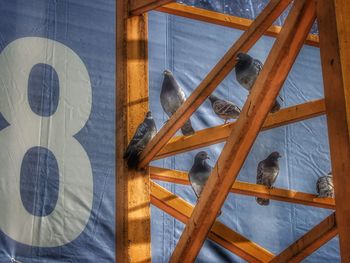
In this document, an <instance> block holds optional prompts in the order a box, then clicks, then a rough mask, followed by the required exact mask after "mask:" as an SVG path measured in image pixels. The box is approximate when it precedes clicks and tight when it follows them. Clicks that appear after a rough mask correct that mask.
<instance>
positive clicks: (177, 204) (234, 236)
mask: <svg viewBox="0 0 350 263" xmlns="http://www.w3.org/2000/svg"><path fill="white" fill-rule="evenodd" d="M151 202H152V204H153V205H155V206H156V207H158V208H160V209H161V210H163V211H164V212H166V213H168V214H169V215H171V216H173V217H175V218H176V219H178V220H180V221H181V222H183V223H184V224H186V222H187V221H188V218H189V217H190V216H191V214H192V211H193V206H192V205H191V204H189V203H188V202H186V201H185V200H183V199H181V198H180V197H178V196H176V195H174V194H172V193H171V192H169V191H168V190H166V189H165V188H163V187H161V186H160V185H158V184H156V183H154V182H151ZM208 238H210V239H211V240H213V241H215V242H216V243H218V244H219V245H221V246H222V247H224V248H226V249H228V250H229V251H231V252H232V253H234V254H236V255H237V256H240V257H241V258H243V259H245V260H247V261H248V262H269V261H270V260H271V259H272V258H273V254H271V253H270V252H269V251H267V250H266V249H264V248H262V247H261V246H259V245H258V244H256V243H254V242H252V241H250V240H248V239H247V238H245V237H244V236H242V235H240V234H239V233H237V232H235V231H233V230H231V229H230V228H228V227H227V226H226V225H224V224H222V223H220V222H219V221H215V223H214V225H213V227H212V229H211V231H210V233H209V235H208Z"/></svg>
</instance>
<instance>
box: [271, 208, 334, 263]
mask: <svg viewBox="0 0 350 263" xmlns="http://www.w3.org/2000/svg"><path fill="white" fill-rule="evenodd" d="M337 234H338V229H337V224H336V218H335V213H333V214H331V215H330V216H328V217H327V218H326V219H324V220H323V221H322V222H321V223H319V224H318V225H317V226H315V227H314V228H313V229H311V230H310V231H309V232H307V233H306V234H305V235H303V236H302V237H301V238H299V239H298V240H297V241H295V242H294V243H293V244H292V245H290V246H289V247H287V248H286V249H285V250H283V251H282V252H281V253H280V254H279V255H277V256H276V257H275V258H273V259H272V260H271V263H285V262H290V263H291V262H294V263H297V262H301V261H302V260H303V259H304V258H306V257H307V256H309V255H311V254H312V253H313V252H315V251H316V250H317V249H319V248H320V247H321V246H323V245H324V244H326V243H327V242H328V241H329V240H331V239H332V238H333V237H335V236H336V235H337Z"/></svg>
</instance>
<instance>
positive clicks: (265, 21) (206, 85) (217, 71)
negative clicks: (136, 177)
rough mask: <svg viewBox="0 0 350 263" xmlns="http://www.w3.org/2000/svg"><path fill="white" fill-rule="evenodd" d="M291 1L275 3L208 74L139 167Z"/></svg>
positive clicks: (144, 154)
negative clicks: (240, 53)
mask: <svg viewBox="0 0 350 263" xmlns="http://www.w3.org/2000/svg"><path fill="white" fill-rule="evenodd" d="M290 2H291V0H279V1H278V0H271V1H270V2H269V3H268V5H267V6H266V7H265V9H264V10H263V11H262V12H261V13H260V15H259V16H258V17H257V18H256V19H255V20H254V22H253V23H252V24H251V26H250V27H249V28H248V30H247V31H245V32H243V34H242V35H241V37H240V38H239V39H238V40H237V41H236V43H235V44H234V45H233V46H232V47H231V48H230V49H229V50H228V51H227V52H226V54H225V55H224V56H223V58H222V59H220V61H219V62H218V63H217V64H216V65H215V67H214V68H213V69H212V70H211V71H210V72H209V73H208V75H207V76H206V77H205V78H204V80H203V81H202V82H201V83H200V84H199V86H198V87H197V88H196V89H195V90H194V91H193V92H192V94H191V95H190V96H189V98H188V99H187V100H186V101H185V102H184V104H182V106H181V107H180V108H179V109H178V110H177V111H176V112H175V113H174V115H172V116H171V118H170V119H169V121H168V122H167V123H166V124H165V125H164V126H163V127H162V128H161V129H160V131H159V132H158V133H157V135H156V136H155V137H154V138H153V139H152V141H151V142H150V143H149V144H148V145H147V146H146V148H145V149H144V150H143V152H142V154H141V156H140V164H139V167H144V166H145V165H147V164H148V163H149V162H150V161H151V160H152V159H153V158H154V156H155V155H156V154H157V153H158V152H159V151H160V150H161V149H162V148H163V146H164V145H165V144H166V143H167V142H168V141H169V140H170V139H171V137H172V136H173V135H174V134H175V133H176V131H177V130H178V129H180V128H181V127H182V126H183V125H184V123H185V122H186V121H187V120H188V119H189V118H190V116H191V115H192V114H193V113H194V112H195V111H196V109H197V108H198V107H199V106H200V105H201V104H202V103H203V102H204V101H205V99H206V98H207V97H208V96H209V95H210V94H211V93H212V92H213V91H214V90H215V89H216V87H217V86H218V85H219V84H220V83H221V81H223V80H224V78H225V77H226V76H227V75H228V74H229V73H230V72H231V71H232V69H233V68H234V66H235V65H236V62H237V61H236V59H235V58H236V56H237V54H238V53H239V52H247V51H248V50H249V49H250V48H251V47H252V46H253V45H254V44H255V43H256V42H257V41H258V40H259V38H260V37H261V36H262V35H263V34H264V32H265V31H266V29H268V28H269V27H270V26H271V24H272V23H273V22H274V21H275V20H276V19H277V18H278V17H279V16H280V14H281V13H282V12H283V10H285V8H286V7H287V6H288V5H289V3H290Z"/></svg>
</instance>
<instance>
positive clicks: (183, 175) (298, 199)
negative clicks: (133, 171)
mask: <svg viewBox="0 0 350 263" xmlns="http://www.w3.org/2000/svg"><path fill="white" fill-rule="evenodd" d="M150 175H151V179H154V180H160V181H165V182H171V183H176V184H185V185H189V184H190V183H189V181H188V173H187V172H183V171H178V170H170V169H165V168H160V167H154V166H151V167H150ZM230 192H231V193H236V194H241V195H248V196H255V197H261V198H268V199H272V200H277V201H282V202H289V203H295V204H301V205H307V206H314V207H320V208H327V209H335V202H334V199H333V198H318V197H317V195H314V194H308V193H303V192H297V191H293V190H287V189H282V188H273V189H268V188H267V187H266V186H264V185H257V184H251V183H246V182H237V181H236V182H235V183H234V184H233V186H232V188H231V190H230Z"/></svg>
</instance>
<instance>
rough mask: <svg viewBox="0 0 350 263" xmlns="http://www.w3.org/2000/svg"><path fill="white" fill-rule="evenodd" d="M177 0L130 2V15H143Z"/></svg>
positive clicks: (137, 0)
mask: <svg viewBox="0 0 350 263" xmlns="http://www.w3.org/2000/svg"><path fill="white" fill-rule="evenodd" d="M174 1H175V0H129V13H130V15H131V16H137V15H141V14H143V13H146V12H148V11H151V10H153V9H156V8H158V7H160V6H162V5H165V4H169V3H170V2H174Z"/></svg>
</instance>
